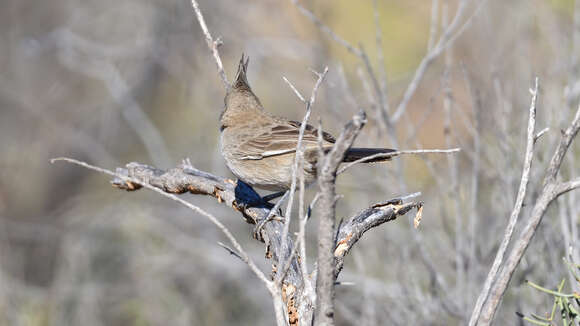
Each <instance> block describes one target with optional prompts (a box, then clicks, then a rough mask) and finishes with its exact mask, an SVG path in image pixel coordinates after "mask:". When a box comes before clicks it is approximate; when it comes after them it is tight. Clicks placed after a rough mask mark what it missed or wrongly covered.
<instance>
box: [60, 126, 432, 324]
mask: <svg viewBox="0 0 580 326" xmlns="http://www.w3.org/2000/svg"><path fill="white" fill-rule="evenodd" d="M357 117H359V116H357ZM356 121H358V124H357V123H356V122H355V123H354V124H349V125H348V128H347V132H346V135H345V136H344V137H340V138H339V140H341V139H347V140H348V139H350V137H354V136H353V134H352V132H354V130H355V128H360V126H359V124H361V123H362V122H361V121H362V120H356ZM343 134H345V133H343ZM344 143H345V141H344V140H341V141H340V144H344ZM342 146H345V145H342ZM341 148H342V149H344V150H346V149H347V148H348V147H341ZM335 155H339V152H336V154H335ZM336 157H338V156H336ZM55 161H66V162H69V163H73V164H76V165H80V166H83V167H85V168H88V169H92V170H95V171H98V172H101V173H104V174H108V175H111V176H113V177H114V179H113V180H112V181H111V184H112V185H113V186H114V187H116V188H119V189H123V190H126V191H137V190H139V189H141V188H143V187H145V188H148V189H150V190H153V191H156V192H157V193H160V194H162V195H164V196H166V197H168V198H171V199H173V200H176V201H178V202H180V203H181V204H183V205H185V206H187V207H188V208H190V209H192V210H194V211H196V212H198V213H200V214H202V215H204V216H206V217H208V218H209V219H210V220H211V221H212V222H213V223H214V224H216V226H218V228H220V229H221V230H222V231H223V232H224V233H225V234H226V235H227V236H228V238H229V239H230V242H231V243H232V245H233V246H234V248H235V249H232V248H229V247H227V246H225V245H223V244H220V246H222V247H224V248H225V249H226V250H228V252H229V253H231V254H232V255H234V256H236V257H238V258H240V259H241V260H242V261H244V262H246V263H247V264H248V265H249V266H250V268H251V269H252V270H253V271H254V273H255V274H256V275H257V276H258V277H259V278H260V279H262V281H264V282H265V284H266V286H267V287H268V289H269V290H270V291H275V290H279V289H272V288H273V285H274V284H275V283H274V282H273V281H271V280H269V279H267V278H266V276H265V275H264V274H263V272H261V271H260V270H259V268H258V267H256V265H255V264H254V263H253V262H252V261H251V260H250V258H249V256H248V255H247V254H246V253H245V251H244V250H243V248H242V247H241V246H240V245H239V243H237V241H235V238H233V235H232V234H231V233H230V232H229V230H227V228H225V226H223V224H222V223H221V222H219V220H217V218H215V217H214V216H213V215H211V214H209V213H207V212H205V211H204V210H202V209H200V208H198V207H197V206H195V205H192V204H190V203H189V202H187V201H185V200H183V199H181V198H179V197H177V196H175V195H176V194H183V193H191V194H197V195H206V196H212V197H214V198H216V199H217V201H218V202H219V203H222V204H224V205H227V206H228V207H230V208H232V209H234V210H235V211H238V212H240V213H241V214H242V216H243V218H244V221H245V222H246V223H250V224H258V223H260V222H261V221H263V220H264V219H268V218H269V217H270V214H274V215H275V218H274V219H271V220H270V221H268V222H267V223H264V224H263V228H262V229H261V230H260V231H259V232H260V235H261V237H262V239H263V240H264V243H265V245H266V257H267V258H269V259H272V266H273V269H274V270H276V269H277V268H281V266H282V265H281V262H282V261H283V260H282V259H281V258H282V257H290V263H289V266H288V268H287V271H286V272H285V276H284V279H283V283H282V297H283V298H285V300H284V302H285V304H286V309H287V312H288V316H289V317H288V318H289V319H290V317H291V316H290V314H291V312H292V311H291V310H292V309H294V310H293V311H294V315H293V316H294V317H296V315H295V314H296V313H298V316H300V315H301V314H307V312H306V311H304V309H307V308H309V309H313V307H314V302H311V301H309V300H311V297H309V296H305V295H303V292H304V280H305V278H308V277H312V276H309V275H303V274H302V269H301V265H300V264H301V258H300V254H299V253H298V254H296V255H290V251H292V250H293V248H294V246H295V245H296V244H295V243H294V241H293V239H292V238H291V237H290V236H288V238H287V239H286V241H287V244H288V245H287V248H288V249H287V250H288V252H286V253H285V254H282V234H283V229H284V223H283V222H282V219H283V217H281V216H279V215H278V214H277V213H276V212H275V210H272V205H271V204H269V203H265V202H263V201H262V198H261V197H260V195H259V194H258V193H256V192H255V191H254V189H252V188H251V187H250V186H249V185H246V184H245V183H243V182H239V181H238V182H236V181H234V180H231V179H227V178H223V177H220V176H216V175H213V174H211V173H208V172H204V171H200V170H198V169H196V168H194V167H193V166H191V165H190V164H188V162H187V161H186V162H184V164H182V165H180V166H178V167H176V168H173V169H168V170H161V169H157V168H155V167H152V166H148V165H145V164H141V163H136V162H132V163H129V164H127V165H126V166H125V167H124V168H117V169H116V172H112V171H109V170H106V169H102V168H99V167H96V166H92V165H90V164H87V163H85V162H81V161H77V160H74V159H69V158H58V159H53V160H52V162H55ZM333 198H334V197H333ZM421 206H422V203H415V202H409V203H404V204H403V203H402V200H401V199H393V200H390V201H387V202H386V203H381V204H375V205H373V206H372V207H370V208H368V209H365V210H363V211H361V212H360V213H359V214H356V215H354V216H352V217H351V218H349V219H348V220H347V222H345V223H341V225H340V226H339V228H338V232H337V233H336V234H338V237H337V239H336V241H335V239H333V237H332V235H333V234H334V233H332V232H331V233H330V234H331V246H330V248H331V250H330V252H331V254H332V256H331V257H334V258H333V259H334V260H335V261H334V262H333V264H332V265H331V266H334V269H333V270H331V276H332V277H333V279H336V277H338V275H339V274H340V272H341V270H342V268H343V264H344V262H343V259H344V256H345V255H346V254H347V253H348V252H349V251H350V250H351V249H352V247H353V246H354V244H355V243H356V242H357V241H358V240H360V239H361V237H362V235H363V234H364V233H365V232H366V231H368V230H370V229H372V228H374V227H377V226H379V225H381V224H383V223H386V222H389V221H392V220H395V219H396V218H397V217H399V216H403V215H405V214H406V213H407V212H408V211H409V210H410V209H412V208H420V207H421ZM228 234H229V235H228ZM230 236H231V237H230ZM319 265H320V264H319ZM303 301H309V302H303ZM296 308H300V309H298V310H296ZM311 314H312V313H311V312H310V315H311Z"/></svg>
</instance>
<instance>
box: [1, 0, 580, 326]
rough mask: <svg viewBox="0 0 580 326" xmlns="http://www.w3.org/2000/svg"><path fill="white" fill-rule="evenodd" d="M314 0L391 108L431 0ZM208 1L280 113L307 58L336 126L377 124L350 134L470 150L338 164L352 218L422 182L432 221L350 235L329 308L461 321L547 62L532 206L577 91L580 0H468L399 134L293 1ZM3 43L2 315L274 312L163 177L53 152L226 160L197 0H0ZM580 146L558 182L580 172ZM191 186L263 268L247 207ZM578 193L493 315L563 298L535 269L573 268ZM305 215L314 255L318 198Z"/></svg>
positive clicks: (514, 173)
mask: <svg viewBox="0 0 580 326" xmlns="http://www.w3.org/2000/svg"><path fill="white" fill-rule="evenodd" d="M576 2H578V1H576ZM437 3H438V6H437V7H435V10H434V12H435V14H436V17H438V20H437V22H436V25H435V26H436V27H437V28H436V29H435V30H434V32H436V33H438V34H436V35H437V37H436V38H435V40H436V39H437V38H438V37H439V36H440V32H441V27H439V26H440V24H441V22H445V19H443V18H442V17H443V16H445V14H444V13H445V12H447V16H448V20H451V18H452V17H453V16H454V14H455V12H456V7H457V3H456V2H455V1H443V0H441V1H438V2H437ZM301 4H302V5H303V6H304V7H305V8H308V9H309V10H312V12H314V14H315V15H316V16H317V17H319V18H320V19H321V21H322V22H324V24H326V25H328V26H329V27H330V28H331V29H332V30H334V31H335V32H336V33H337V34H338V35H340V36H341V37H342V38H344V39H345V40H347V41H348V42H350V43H351V44H353V45H354V46H357V47H358V46H359V45H360V46H362V47H363V48H364V50H365V51H366V53H367V54H368V56H369V58H370V60H369V61H370V64H371V67H372V69H373V71H374V72H375V77H376V78H377V80H378V83H379V84H380V88H381V91H382V94H385V95H387V96H386V104H388V105H387V106H388V108H387V112H389V113H393V112H394V111H395V108H396V107H397V105H398V104H399V103H400V101H401V99H402V98H403V93H404V91H405V90H406V89H407V87H408V85H409V82H410V81H411V80H412V78H413V75H414V72H415V69H416V68H417V66H418V65H419V63H420V62H421V60H422V58H423V57H424V56H425V54H426V52H427V47H428V43H429V38H430V29H431V16H432V11H433V7H432V2H431V1H425V0H410V1H392V0H384V1H383V0H378V1H376V2H373V1H371V0H361V1H346V0H340V1H330V0H308V1H303V2H301ZM200 7H201V10H202V12H203V13H204V15H205V18H206V21H207V24H208V27H209V29H210V31H211V32H212V35H213V36H214V37H218V36H221V38H222V40H223V45H222V46H221V47H220V51H221V54H222V59H223V61H224V67H225V70H226V73H227V74H228V77H229V78H232V76H233V75H234V73H235V69H236V66H237V62H238V60H239V58H240V56H241V54H242V52H244V53H246V54H248V55H249V57H250V66H249V81H250V83H251V85H252V87H253V89H254V91H255V93H256V94H257V95H258V96H259V97H260V99H261V101H262V103H263V104H264V106H265V107H266V109H267V110H269V111H271V112H273V113H275V114H278V115H283V116H285V117H289V118H292V119H294V120H301V119H302V115H303V114H304V109H305V108H304V105H302V104H301V103H300V102H299V100H298V99H297V97H296V96H295V95H294V93H293V92H292V91H291V89H290V88H289V87H288V86H287V85H286V83H285V82H284V81H283V80H282V77H283V76H285V77H286V78H288V79H289V80H290V81H291V82H292V83H293V84H294V85H295V86H296V87H297V88H298V89H299V90H300V91H301V92H302V94H304V95H305V96H308V95H309V94H310V91H311V89H312V86H313V84H314V82H315V80H316V75H315V74H313V73H312V72H311V69H312V70H315V71H322V70H323V69H324V67H325V66H328V67H329V74H328V77H327V79H326V80H325V82H324V83H323V84H322V87H321V89H320V91H319V94H318V98H317V102H316V104H315V106H314V108H313V113H312V120H311V121H313V122H314V123H316V121H317V120H318V117H321V119H322V122H323V126H324V128H325V129H327V131H329V132H331V133H333V134H335V135H336V134H337V133H338V132H339V131H340V130H341V128H342V126H343V124H344V123H345V122H346V121H347V120H348V119H350V118H351V117H352V115H353V114H354V113H355V112H357V111H358V110H359V109H361V108H362V109H364V110H366V112H367V114H368V119H369V122H368V124H367V126H366V127H365V129H364V130H363V132H362V134H361V135H360V136H359V138H358V140H357V145H360V146H381V147H387V146H393V147H394V146H396V147H398V148H401V149H417V148H448V147H461V148H462V149H463V150H462V152H461V153H460V154H458V155H453V156H444V155H437V154H434V155H429V156H423V157H421V156H406V157H403V158H400V159H396V160H394V161H393V162H391V163H388V164H380V165H371V166H365V167H361V166H359V167H354V168H352V169H350V170H349V171H348V172H347V173H345V174H344V175H342V176H341V177H340V178H339V182H338V192H339V193H341V194H343V195H344V197H343V198H342V199H341V200H340V202H339V206H338V217H339V218H340V217H348V216H351V215H353V214H355V213H356V212H358V211H359V210H361V209H363V208H366V207H368V206H370V205H372V204H373V203H376V202H381V201H386V200H388V199H391V198H393V197H397V196H401V195H405V194H407V193H411V192H416V191H420V192H422V195H421V197H420V198H419V200H421V201H424V202H425V209H424V212H423V222H422V224H421V226H420V228H419V229H418V230H415V229H414V228H413V227H412V221H411V220H405V219H400V220H397V221H393V222H390V223H387V224H385V225H383V226H381V227H379V228H376V229H374V230H372V231H370V232H369V233H367V234H366V235H365V237H364V238H363V240H362V241H360V242H359V243H358V244H357V245H356V247H355V248H354V250H353V252H352V253H351V255H350V256H349V258H348V260H347V264H346V265H345V266H346V267H345V271H344V272H343V273H342V274H341V278H340V280H341V281H349V282H354V284H355V285H353V286H339V287H338V288H337V321H338V323H339V324H340V325H350V324H355V323H356V324H360V325H385V324H393V325H460V324H465V323H466V321H467V319H468V318H469V315H470V314H471V310H472V307H473V304H474V302H475V300H476V298H477V294H478V293H479V291H480V290H481V287H482V284H483V281H484V279H485V276H486V275H487V272H488V270H489V268H490V266H491V263H492V261H493V258H494V256H495V253H496V250H497V248H498V246H499V243H500V241H501V237H502V235H503V230H504V229H505V227H506V225H507V220H508V218H509V213H510V212H511V209H512V207H513V203H514V201H515V196H516V192H517V187H518V184H519V179H520V177H521V166H522V161H523V156H524V150H525V135H526V124H527V119H528V108H529V103H530V93H529V91H528V89H529V88H530V87H532V86H533V80H534V78H535V77H536V76H538V77H539V78H540V85H541V91H540V95H539V103H538V123H537V130H540V129H543V128H545V127H549V128H550V131H549V132H548V133H547V134H545V135H544V136H543V137H542V138H541V140H540V141H539V143H538V147H537V151H536V161H535V162H534V169H533V174H532V181H531V184H530V190H531V191H530V195H529V196H528V198H526V201H525V207H524V210H523V215H522V219H525V218H526V217H527V213H528V210H529V207H531V206H532V205H533V202H534V198H535V195H536V194H535V193H534V190H535V189H538V187H539V186H540V185H539V183H540V182H541V178H542V177H543V173H542V171H543V170H544V169H545V167H546V166H547V164H548V162H547V161H548V160H549V159H550V157H551V155H552V153H553V150H554V148H555V144H556V142H557V141H558V137H559V134H560V133H559V130H560V129H562V128H565V126H566V123H567V121H569V120H570V119H571V115H572V114H573V112H575V109H576V106H577V105H578V95H579V94H580V79H578V77H579V72H580V71H579V69H578V68H579V66H578V55H580V5H578V4H575V2H574V1H573V0H515V1H501V0H488V1H486V2H485V4H483V5H482V6H481V7H479V2H474V1H470V2H469V5H468V7H467V9H466V12H465V15H464V16H463V19H462V22H464V21H467V20H468V19H469V17H470V16H471V15H474V16H473V18H472V19H471V20H470V21H469V24H468V25H466V26H465V28H464V30H463V33H462V34H461V35H460V36H459V37H458V38H457V40H456V42H455V43H454V44H453V46H452V47H450V48H449V49H448V50H447V51H446V52H445V53H442V54H441V55H440V56H439V57H437V58H436V59H435V60H434V61H433V62H432V63H431V65H430V66H429V67H428V70H427V72H426V74H425V76H424V78H423V79H422V80H421V83H420V84H419V87H418V89H417V91H416V92H415V93H414V95H413V97H412V98H411V100H410V102H409V104H408V107H407V110H406V111H405V113H404V115H403V116H402V117H401V119H400V120H399V121H398V122H397V123H396V124H395V125H393V126H391V127H390V129H389V131H387V132H385V130H384V129H382V128H381V121H380V115H379V114H377V112H378V108H379V103H380V101H379V99H378V98H377V95H376V94H375V92H374V90H373V84H372V78H371V76H370V75H369V74H368V72H367V70H366V68H365V66H364V63H363V62H362V61H361V60H360V59H359V58H358V57H357V56H355V55H353V54H352V53H350V52H349V51H347V50H346V49H345V48H344V47H343V46H342V45H340V44H339V43H337V42H335V41H334V40H332V39H331V38H330V37H328V35H326V34H325V33H323V32H322V31H321V30H320V29H319V28H317V27H316V26H315V25H314V24H313V23H312V22H311V21H310V20H309V19H308V18H307V17H305V16H304V15H302V14H301V13H300V10H299V9H298V8H297V7H296V6H295V5H294V4H293V3H292V2H291V1H273V0H259V1H258V0H254V1H226V0H216V1H209V0H200ZM575 7H576V8H577V9H576V10H575V9H574V8H575ZM478 8H479V9H478ZM575 15H576V23H575V19H574V17H575ZM376 23H377V24H378V27H379V29H378V30H380V31H382V32H381V33H379V34H377V28H376V27H377V24H376ZM575 24H576V25H575ZM574 26H576V28H574ZM431 30H433V29H431ZM377 35H380V42H377ZM0 42H1V43H0V44H1V46H0V324H1V325H230V324H231V325H234V324H235V325H272V324H274V316H273V309H272V304H271V302H270V299H269V294H268V292H267V291H266V289H265V287H264V286H263V285H262V283H260V281H259V280H258V279H257V278H256V277H255V276H254V275H253V274H252V273H251V272H250V271H249V269H248V267H247V266H246V265H245V264H243V263H242V262H240V261H239V260H237V259H236V258H234V257H233V256H231V255H229V253H228V252H227V251H225V250H223V249H222V248H221V247H220V246H218V245H217V242H218V241H224V242H226V241H227V239H225V238H224V236H223V235H222V234H221V232H219V231H218V230H217V229H216V228H215V227H214V226H213V225H212V224H211V223H209V222H208V221H207V220H206V219H205V218H203V217H201V216H199V215H198V214H195V213H193V212H191V211H189V210H187V209H184V208H182V207H181V206H179V205H177V204H176V203H174V202H170V201H168V200H166V199H164V198H161V197H160V196H158V195H156V194H154V193H151V192H149V191H145V190H143V191H138V192H133V193H127V192H122V191H118V190H115V189H113V188H111V186H110V184H109V179H108V177H107V176H104V175H100V174H96V173H94V172H92V171H89V170H86V169H83V168H79V167H77V166H73V165H70V164H66V163H62V162H58V163H55V164H50V163H49V159H51V158H54V157H59V156H67V157H72V158H76V159H80V160H85V161H87V162H89V163H91V164H95V165H98V166H101V167H105V168H109V169H114V168H115V167H117V166H124V165H125V164H126V163H128V162H131V161H138V162H141V163H146V164H151V165H155V166H156V167H158V168H170V167H174V166H176V165H177V164H179V163H180V162H181V160H182V159H184V158H187V157H189V158H190V159H191V161H192V163H193V165H194V166H196V167H197V168H199V169H201V170H205V171H208V172H211V173H214V174H218V175H223V176H230V177H231V176H232V175H231V174H230V173H229V171H228V170H227V168H226V167H225V164H224V161H223V160H222V158H221V156H220V154H219V151H218V137H219V130H218V117H219V114H220V112H221V110H222V108H223V96H224V89H223V86H222V83H221V81H220V79H219V77H218V74H217V72H216V67H215V63H214V61H213V58H212V57H211V56H210V54H209V51H208V48H207V45H206V43H205V39H204V38H203V35H202V33H201V30H200V28H199V25H198V22H197V20H196V19H195V15H194V13H193V10H192V8H191V3H190V2H189V1H187V0H179V1H177V0H164V1H161V0H121V1H119V0H115V1H112V0H101V1H69V0H51V1H34V0H0ZM578 143H579V141H578V140H576V143H575V144H574V145H573V148H571V151H570V153H569V155H568V157H567V159H566V163H565V164H564V166H563V167H562V172H561V173H562V175H563V177H565V178H569V177H571V176H575V175H578V173H579V172H580V165H579V164H578V160H579V159H580V145H579V144H578ZM315 191H316V186H312V187H311V189H309V192H308V196H309V197H308V198H309V199H311V198H312V196H313V193H314V192H315ZM182 197H183V198H186V199H187V200H189V201H191V202H192V203H195V204H196V205H199V206H201V207H203V208H204V209H206V210H208V211H209V212H211V213H213V214H215V215H216V216H217V217H218V218H219V219H220V220H221V221H222V222H224V223H225V224H226V225H227V226H228V227H229V228H230V229H231V230H232V231H233V233H234V234H235V235H236V236H237V238H238V239H239V240H240V241H241V242H242V244H243V245H244V247H245V248H246V250H247V251H248V252H249V253H250V254H251V256H252V257H253V259H254V260H255V261H256V262H259V263H260V264H261V266H262V268H263V270H264V271H265V272H268V271H269V270H270V265H269V262H268V261H266V260H265V259H264V251H265V248H264V247H263V245H262V244H261V243H259V242H257V241H255V240H253V239H251V229H252V226H250V225H248V224H246V223H245V222H243V220H242V219H241V218H240V217H241V216H240V215H239V214H238V213H236V212H234V211H232V210H231V209H227V208H225V207H223V206H221V205H219V204H218V203H217V202H216V201H215V200H214V199H212V198H205V197H202V196H193V195H187V194H186V195H182ZM579 202H580V195H578V194H575V193H573V192H572V193H569V194H566V195H564V196H563V197H561V198H560V199H558V202H557V204H556V205H553V206H552V207H551V208H550V210H549V211H548V212H549V213H548V215H547V216H546V217H545V219H544V221H543V224H542V225H541V226H540V230H539V233H538V234H537V236H536V237H535V238H534V240H533V241H532V245H531V246H530V248H529V250H528V251H527V253H526V255H525V256H524V259H523V261H522V263H521V265H520V267H519V269H518V272H517V274H516V275H515V277H514V278H513V279H512V282H511V285H510V288H509V290H508V292H507V293H506V296H505V297H504V301H503V304H502V306H501V308H500V310H499V312H498V316H497V319H496V324H497V325H514V324H518V323H521V321H520V319H519V318H518V317H517V316H516V312H522V313H530V312H536V313H539V314H543V313H544V312H547V311H549V310H550V309H551V306H552V305H551V301H550V300H551V297H549V296H547V295H545V294H542V293H540V292H537V291H534V290H532V289H530V288H529V287H528V286H526V285H524V284H523V280H525V279H529V280H533V281H535V282H537V283H539V284H542V285H545V286H546V287H549V288H553V287H555V286H556V285H557V284H558V283H559V282H560V280H561V279H562V278H568V277H570V275H568V273H567V267H566V265H565V264H564V263H563V261H562V257H564V256H566V257H569V256H570V257H572V258H573V259H574V257H577V256H578V252H577V251H578V249H579V248H578V244H579V243H578V238H579V237H580V233H578V219H579V218H580V208H579V206H580V204H578V203H579ZM409 215H413V214H409ZM310 223H311V224H310V225H309V229H310V231H309V233H308V240H309V243H310V248H311V252H310V253H309V254H310V255H312V257H310V259H309V260H308V261H309V262H312V261H313V257H314V255H315V249H314V248H315V246H314V243H315V241H316V234H315V230H316V227H317V226H316V223H317V219H316V211H315V212H314V218H313V219H312V222H310ZM516 234H517V230H516ZM577 262H580V261H577ZM309 269H310V270H311V269H312V266H309ZM575 286H577V285H575ZM575 290H578V289H575Z"/></svg>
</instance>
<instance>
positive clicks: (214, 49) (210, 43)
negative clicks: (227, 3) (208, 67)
mask: <svg viewBox="0 0 580 326" xmlns="http://www.w3.org/2000/svg"><path fill="white" fill-rule="evenodd" d="M191 5H192V6H193V10H194V11H195V15H196V16H197V21H198V22H199V26H200V27H201V30H202V31H203V35H204V36H205V41H206V42H207V47H208V48H209V50H210V51H211V54H212V55H213V58H214V60H215V64H216V66H217V69H218V74H219V75H220V78H221V79H222V82H223V83H224V87H225V89H226V90H229V89H230V87H231V85H230V82H228V77H227V76H226V72H225V70H224V65H223V64H222V59H221V58H220V53H219V51H218V46H219V45H220V44H221V41H220V40H219V38H218V39H217V40H214V39H213V38H212V37H211V34H210V32H209V29H208V28H207V25H206V24H205V19H204V18H203V15H202V13H201V10H200V9H199V5H198V4H197V1H196V0H191Z"/></svg>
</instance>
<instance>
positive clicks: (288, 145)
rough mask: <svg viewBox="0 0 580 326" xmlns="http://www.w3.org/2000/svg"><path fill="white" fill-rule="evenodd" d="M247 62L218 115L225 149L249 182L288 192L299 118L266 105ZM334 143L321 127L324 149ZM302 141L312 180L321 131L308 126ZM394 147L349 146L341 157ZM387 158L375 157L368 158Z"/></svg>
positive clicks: (232, 168) (235, 171) (227, 157)
mask: <svg viewBox="0 0 580 326" xmlns="http://www.w3.org/2000/svg"><path fill="white" fill-rule="evenodd" d="M248 61H249V60H244V55H242V58H241V60H240V63H239V66H238V72H237V74H236V77H235V80H234V82H233V85H232V87H231V89H229V90H228V91H227V93H226V97H225V99H224V101H225V109H224V111H223V112H222V114H221V116H220V131H221V153H222V155H223V157H224V159H225V160H226V164H227V166H228V168H229V169H230V171H232V173H233V174H234V175H236V177H238V178H239V179H240V180H242V181H244V182H245V183H247V184H249V185H251V186H252V187H257V188H261V189H266V190H272V191H285V190H288V189H290V184H291V183H292V167H293V165H294V159H295V156H296V145H297V143H298V135H299V132H300V131H299V129H300V125H301V123H300V122H297V121H291V120H288V119H285V118H280V117H276V116H273V115H271V114H270V113H268V112H266V111H265V110H264V108H263V107H262V104H261V103H260V100H259V99H258V97H256V95H255V94H254V93H253V92H252V89H251V88H250V84H249V83H248V80H247V78H246V72H247V69H248ZM334 142H335V139H334V137H332V136H331V135H330V134H329V133H327V132H323V148H325V149H330V148H332V146H333V144H334ZM302 145H303V148H304V176H305V181H306V184H310V183H312V182H314V181H315V180H316V161H317V159H318V130H317V129H315V128H314V127H312V126H311V125H306V130H305V132H304V137H303V140H302ZM394 151H395V150H393V149H388V148H351V149H349V150H348V151H347V152H346V154H345V157H344V159H343V162H352V161H356V160H358V159H361V158H364V157H367V156H370V155H374V154H377V153H390V152H394ZM389 159H390V158H375V159H372V160H370V161H367V162H382V161H387V160H389Z"/></svg>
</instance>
